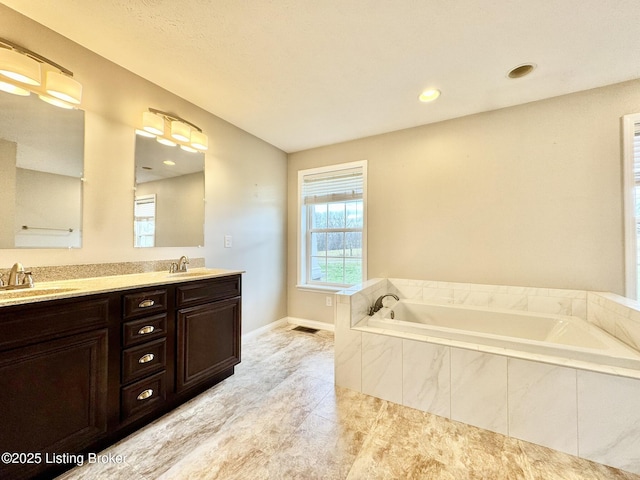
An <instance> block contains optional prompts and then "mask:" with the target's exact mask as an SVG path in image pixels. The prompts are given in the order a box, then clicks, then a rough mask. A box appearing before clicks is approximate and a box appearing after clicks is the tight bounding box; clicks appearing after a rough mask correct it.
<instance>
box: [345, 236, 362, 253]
mask: <svg viewBox="0 0 640 480" xmlns="http://www.w3.org/2000/svg"><path fill="white" fill-rule="evenodd" d="M344 250H345V251H344V255H345V257H362V232H347V233H346V234H345V238H344Z"/></svg>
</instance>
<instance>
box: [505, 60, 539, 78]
mask: <svg viewBox="0 0 640 480" xmlns="http://www.w3.org/2000/svg"><path fill="white" fill-rule="evenodd" d="M535 68H536V65H535V64H534V63H523V64H522V65H518V66H517V67H515V68H512V69H511V70H509V73H508V74H507V76H508V77H509V78H522V77H524V76H525V75H529V74H530V73H531V72H533V70H534V69H535Z"/></svg>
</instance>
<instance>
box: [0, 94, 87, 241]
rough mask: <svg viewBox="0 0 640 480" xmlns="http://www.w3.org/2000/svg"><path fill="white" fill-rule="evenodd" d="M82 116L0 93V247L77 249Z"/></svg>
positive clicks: (80, 203) (34, 97)
mask: <svg viewBox="0 0 640 480" xmlns="http://www.w3.org/2000/svg"><path fill="white" fill-rule="evenodd" d="M83 169H84V112H83V111H82V110H65V109H62V108H58V107H54V106H52V105H49V104H47V103H45V102H43V101H41V100H40V99H38V97H37V96H36V95H29V96H26V97H23V96H18V95H11V94H9V93H5V92H0V224H1V228H0V248H80V247H81V246H82V176H83Z"/></svg>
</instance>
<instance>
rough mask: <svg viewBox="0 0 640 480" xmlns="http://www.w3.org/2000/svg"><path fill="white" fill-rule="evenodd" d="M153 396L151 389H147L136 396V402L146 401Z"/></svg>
mask: <svg viewBox="0 0 640 480" xmlns="http://www.w3.org/2000/svg"><path fill="white" fill-rule="evenodd" d="M151 396H153V389H151V388H147V389H146V390H145V391H144V392H142V393H141V394H140V395H138V397H137V399H138V400H146V399H147V398H149V397H151Z"/></svg>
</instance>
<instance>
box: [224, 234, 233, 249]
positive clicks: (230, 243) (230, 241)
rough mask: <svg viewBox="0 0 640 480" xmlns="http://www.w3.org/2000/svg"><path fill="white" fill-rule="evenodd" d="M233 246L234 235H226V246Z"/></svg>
mask: <svg viewBox="0 0 640 480" xmlns="http://www.w3.org/2000/svg"><path fill="white" fill-rule="evenodd" d="M232 246H233V237H232V236H231V235H225V236H224V248H231V247H232Z"/></svg>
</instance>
